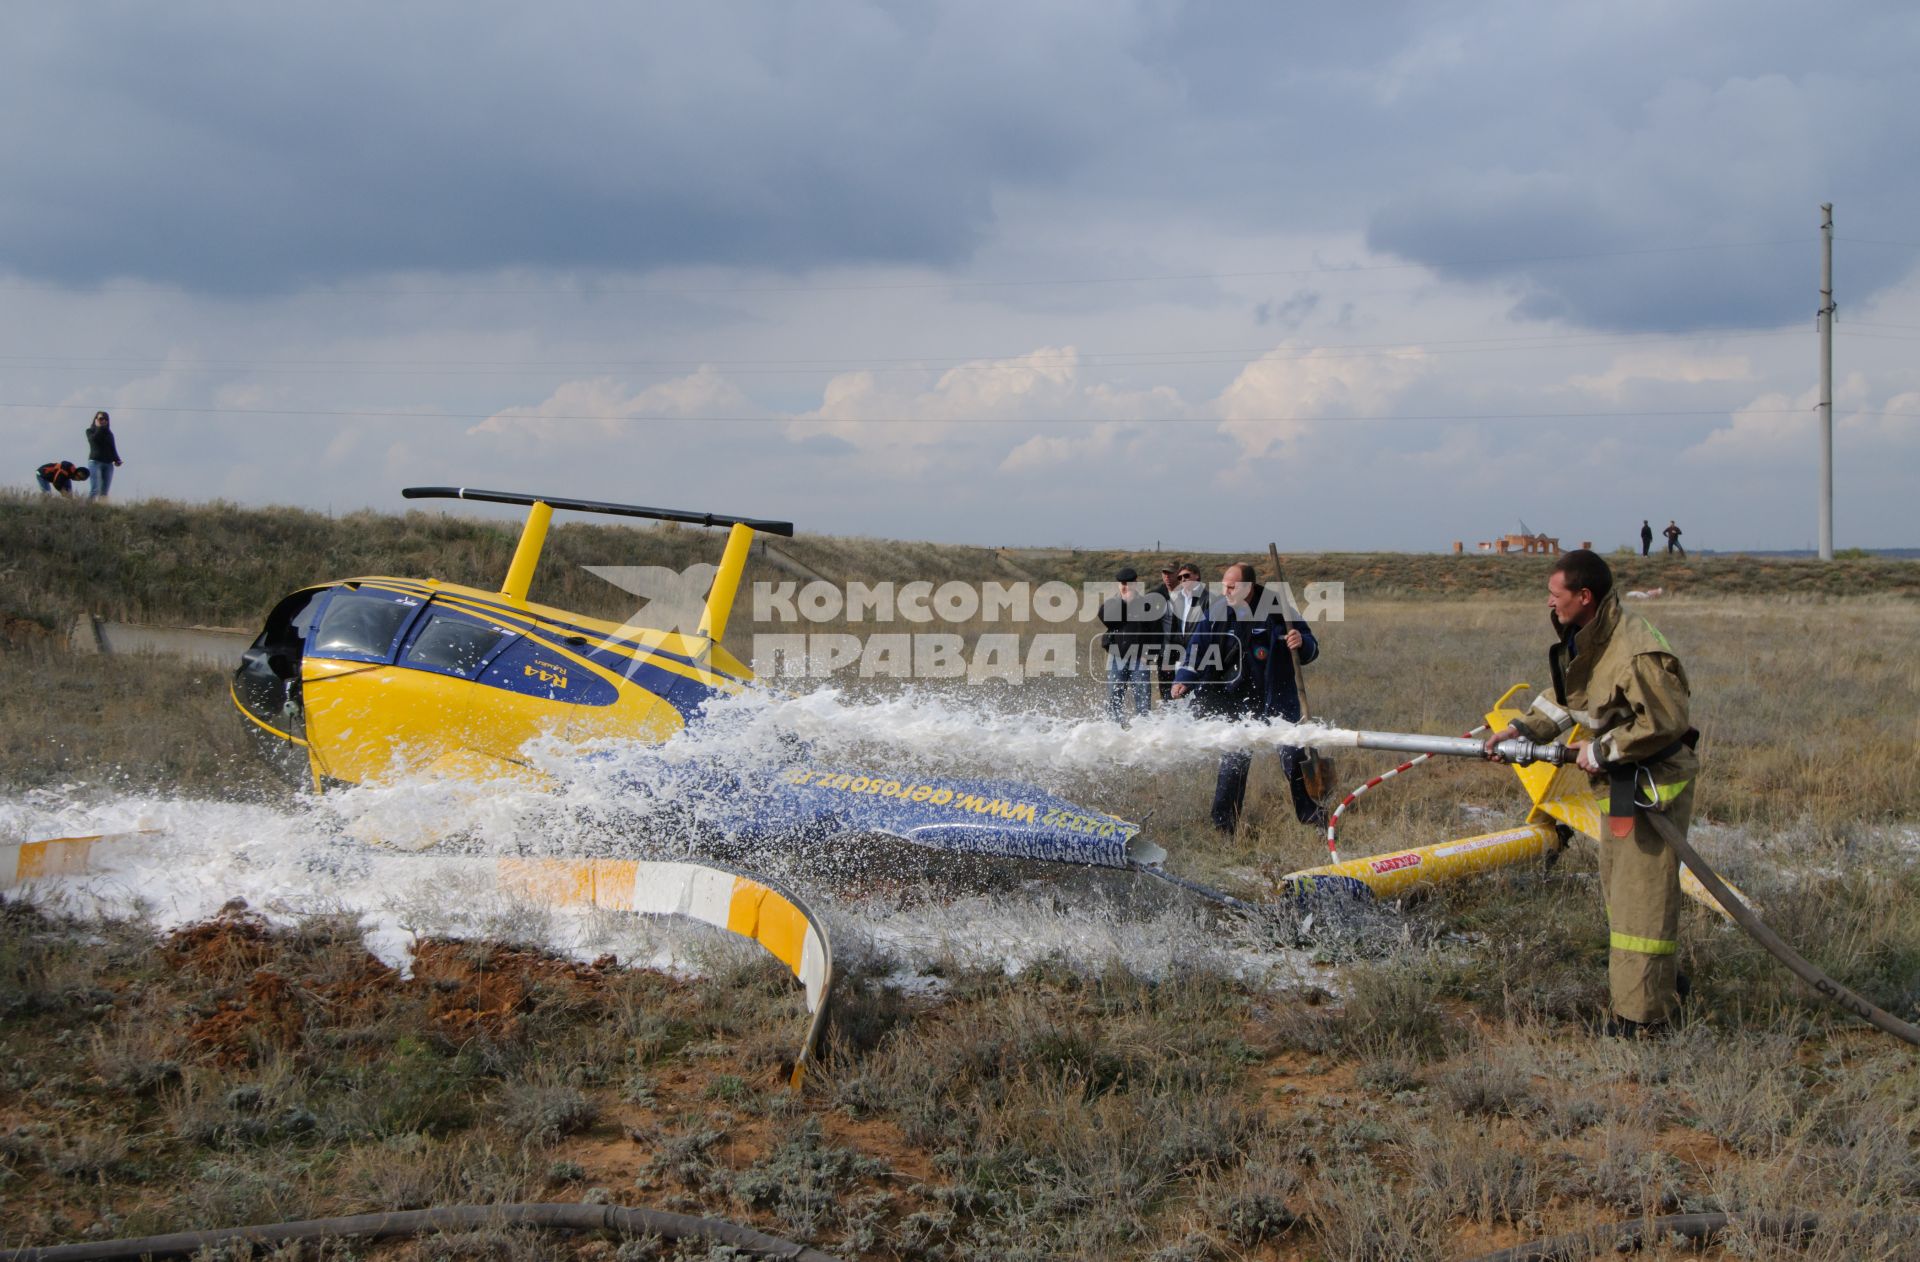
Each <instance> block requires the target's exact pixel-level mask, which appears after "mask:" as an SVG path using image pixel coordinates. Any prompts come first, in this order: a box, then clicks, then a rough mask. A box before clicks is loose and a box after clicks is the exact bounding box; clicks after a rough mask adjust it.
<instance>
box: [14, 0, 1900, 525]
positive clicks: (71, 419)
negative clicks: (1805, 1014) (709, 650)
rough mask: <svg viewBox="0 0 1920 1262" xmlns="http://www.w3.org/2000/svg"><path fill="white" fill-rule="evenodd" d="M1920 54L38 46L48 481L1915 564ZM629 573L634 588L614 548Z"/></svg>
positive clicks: (26, 285)
mask: <svg viewBox="0 0 1920 1262" xmlns="http://www.w3.org/2000/svg"><path fill="white" fill-rule="evenodd" d="M1917 67H1920V9H1917V8H1915V7H1914V6H1913V5H1911V4H1909V3H1898V2H1889V3H1882V4H1867V3H1861V4H1849V3H1844V2H1843V3H1836V4H1828V5H1819V6H1808V5H1804V4H1786V3H1773V2H1771V0H1761V2H1756V0H1728V2H1725V3H1686V2H1684V0H1681V2H1676V0H1659V2H1657V3H1656V2H1645V3H1639V2H1626V3H1610V4H1605V5H1549V4H1540V3H1537V0H1513V2H1509V3H1501V2H1497V0H1459V2H1452V3H1421V4H1413V3H1406V4H1399V3H1390V2H1388V0H1380V2H1377V3H1365V4H1354V5H1344V6H1341V5H1324V4H1312V5H1307V4H1296V3H1247V4H1233V3H1224V2H1220V0H1207V2H1196V3H1181V2H1180V0H1146V2H1141V3H1124V2H1122V0H1100V2H1099V3H1093V2H1091V0H1088V2H1079V0H1053V2H1051V3H1045V4H1037V5H1036V4H1033V3H1030V2H1029V3H1020V4H1013V3H1005V4H998V3H990V2H983V0H969V2H968V3H964V4H963V3H951V4H943V3H927V2H924V0H902V2H900V3H853V2H838V0H809V2H808V3H806V4H781V3H772V2H768V3H756V4H751V5H749V4H744V3H742V4H722V3H703V4H680V5H671V6H669V5H659V4H648V5H640V4H631V5H613V4H594V5H586V4H564V3H562V4H547V5H542V6H538V7H537V8H536V7H535V6H527V5H523V4H496V3H476V2H474V0H462V2H461V3H457V4H455V3H409V4H406V5H393V4H390V3H365V4H360V3H347V2H342V0H335V2H333V3H329V4H326V5H319V4H310V5H260V4H253V3H238V2H236V3H229V4H214V3H201V2H198V0H172V2H170V3H168V4H165V5H154V4H146V3H142V4H118V3H108V2H104V0H93V2H91V3H87V4H73V3H53V2H49V3H21V2H19V0H4V2H0V112H3V113H4V117H5V118H6V119H7V120H8V125H7V126H6V127H5V128H4V129H0V434H4V438H5V443H6V447H7V450H9V451H11V452H12V453H13V456H12V459H13V461H14V463H15V470H14V473H13V475H12V477H11V478H10V480H11V481H13V482H15V483H16V484H18V485H21V486H25V487H30V486H31V483H32V478H31V470H32V468H33V466H35V465H37V464H39V463H40V462H42V461H44V460H48V459H59V458H67V459H76V460H77V459H80V458H82V457H83V456H84V451H85V449H84V442H83V440H82V437H81V431H82V429H83V428H84V427H85V425H86V422H87V419H88V417H89V416H90V415H91V414H92V412H93V411H94V409H96V408H106V409H108V410H110V411H111V412H112V413H113V416H114V428H115V430H116V431H117V432H118V434H119V436H120V444H121V448H122V454H123V455H124V456H125V458H126V465H125V467H124V468H123V469H122V470H121V472H120V480H119V481H118V482H116V484H115V487H114V490H115V492H116V494H120V495H123V496H125V497H127V498H137V497H146V496H171V497H179V498H187V499H210V498H225V499H231V500H237V501H239V502H242V503H246V504H271V503H293V504H301V505H307V506H312V507H317V508H325V507H329V506H330V507H331V508H333V509H334V510H336V511H340V510H346V509H351V508H360V507H374V508H379V509H382V510H389V511H393V510H398V509H400V508H401V507H402V506H403V501H402V500H401V499H400V497H399V489H400V488H401V487H402V486H405V485H410V484H415V483H455V484H465V485H470V486H484V487H497V488H508V489H516V490H527V491H533V492H538V493H544V494H553V495H574V496H580V497H586V498H595V499H610V500H618V501H624V502H629V503H642V504H658V505H665V506H671V507H684V508H693V509H699V510H704V511H717V512H722V513H737V514H745V515H758V516H768V517H786V518H791V519H793V520H794V521H795V522H797V523H798V524H799V525H800V527H801V528H802V529H804V530H815V531H823V532H829V533H835V534H863V535H882V536H892V537H902V538H926V539H936V540H946V541H967V542H977V543H994V544H1033V545H1058V544H1066V543H1073V544H1082V545H1093V546H1115V547H1137V548H1146V547H1151V546H1152V545H1153V544H1154V543H1155V542H1156V541H1158V542H1161V543H1164V544H1165V545H1166V546H1169V547H1176V548H1179V547H1190V548H1218V549H1228V548H1244V547H1251V546H1253V545H1256V544H1264V542H1265V541H1266V540H1268V539H1270V538H1271V539H1277V540H1279V541H1280V542H1281V545H1282V547H1283V548H1288V549H1292V550H1297V551H1305V550H1312V549H1358V548H1406V549H1438V548H1444V547H1447V546H1448V545H1449V544H1450V543H1451V541H1452V540H1455V539H1463V540H1466V541H1467V543H1468V547H1469V548H1471V547H1472V545H1473V542H1474V541H1476V540H1478V539H1482V538H1489V537H1491V536H1493V535H1496V534H1499V533H1503V532H1505V531H1509V530H1516V529H1518V528H1519V523H1520V522H1521V521H1522V520H1524V521H1525V522H1526V523H1527V524H1528V525H1529V526H1531V527H1532V528H1533V529H1535V530H1542V531H1546V532H1548V533H1553V534H1558V535H1559V536H1560V537H1561V538H1562V539H1563V540H1565V541H1579V540H1582V539H1591V540H1593V541H1594V542H1595V543H1596V545H1598V546H1600V547H1602V548H1611V547H1614V546H1617V545H1620V544H1623V543H1625V542H1627V541H1628V540H1629V539H1630V538H1632V537H1633V536H1635V535H1636V534H1637V532H1638V528H1639V525H1640V521H1641V519H1642V518H1650V519H1652V520H1653V524H1654V526H1655V528H1656V529H1658V528H1660V527H1661V526H1664V525H1665V524H1666V521H1667V519H1668V518H1670V517H1672V518H1678V519H1679V521H1680V524H1681V526H1682V527H1683V528H1685V530H1686V532H1687V534H1686V539H1687V542H1689V543H1690V544H1693V545H1696V546H1700V547H1708V548H1721V549H1738V548H1799V547H1808V546H1811V545H1812V544H1813V542H1814V540H1815V538H1816V530H1817V521H1816V504H1817V486H1816V482H1815V473H1816V469H1817V460H1818V447H1817V422H1816V418H1815V413H1814V410H1813V407H1814V403H1815V400H1816V397H1817V386H1818V380H1819V378H1818V359H1817V345H1816V340H1815V335H1814V312H1815V309H1816V307H1817V294H1816V290H1817V288H1818V277H1819V270H1818V258H1819V255H1818V239H1819V234H1818V207H1819V204H1820V203H1821V202H1823V201H1830V202H1832V203H1834V205H1835V211H1834V215H1835V222H1836V236H1837V244H1836V246H1835V249H1834V271H1835V277H1836V297H1837V301H1838V303H1839V310H1840V319H1839V324H1838V334H1837V338H1836V351H1835V365H1836V367H1835V373H1836V392H1835V393H1836V406H1835V416H1836V422H1837V430H1838V438H1837V448H1838V455H1837V460H1836V502H1837V506H1838V507H1837V511H1836V529H1835V535H1836V543H1837V544H1838V545H1839V546H1841V547H1846V546H1854V545H1860V546H1911V545H1920V508H1916V504H1915V495H1914V487H1915V486H1916V485H1920V362H1917V361H1920V277H1916V264H1920V215H1916V211H1917V210H1920V188H1917V187H1916V185H1917V184H1920V162H1916V160H1915V155H1916V154H1920V69H1917ZM610 560H614V559H612V558H610Z"/></svg>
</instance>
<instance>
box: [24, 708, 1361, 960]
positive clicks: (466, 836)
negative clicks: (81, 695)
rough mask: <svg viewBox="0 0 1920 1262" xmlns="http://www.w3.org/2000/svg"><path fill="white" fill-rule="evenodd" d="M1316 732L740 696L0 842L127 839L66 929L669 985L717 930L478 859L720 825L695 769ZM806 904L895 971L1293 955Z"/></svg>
mask: <svg viewBox="0 0 1920 1262" xmlns="http://www.w3.org/2000/svg"><path fill="white" fill-rule="evenodd" d="M1329 730H1330V729H1320V728H1312V727H1309V728H1304V729H1303V728H1296V727H1294V726H1293V725H1290V724H1276V725H1273V726H1267V725H1263V724H1255V723H1226V722H1221V721H1202V720H1195V719H1193V718H1191V717H1190V716H1188V715H1186V714H1184V713H1171V714H1169V713H1166V712H1159V713H1156V714H1155V715H1153V716H1152V717H1150V718H1148V719H1146V720H1144V721H1136V722H1135V723H1134V725H1133V726H1132V727H1131V728H1126V729H1123V728H1121V727H1119V726H1118V725H1116V724H1112V723H1108V722H1103V721H1097V720H1086V719H1079V718H1057V717H1052V716H1048V715H1043V714H1033V713H1020V712H1013V711H1007V710H1000V709H988V708H982V707H979V706H977V705H969V704H967V703H965V702H963V701H961V700H959V699H954V698H940V697H932V696H914V695H908V696H903V697H899V698H892V699H886V700H879V701H855V700H851V699H849V698H846V697H845V696H843V695H841V694H839V693H837V692H834V691H831V690H823V691H820V692H817V693H814V694H811V695H808V696H803V697H798V698H793V699H787V700H781V699H774V698H770V697H768V696H766V695H764V694H754V695H748V696H744V697H740V698H735V699H729V700H726V701H723V702H721V703H718V704H716V705H715V706H714V707H713V708H712V710H711V712H710V714H709V715H708V716H707V718H706V719H705V720H703V721H702V722H701V723H700V724H698V725H697V726H696V727H695V728H694V729H692V730H690V731H688V732H686V733H683V734H682V735H680V736H678V737H676V738H674V739H673V740H670V741H667V742H664V743H661V744H646V743H641V742H631V741H601V742H596V743H594V744H593V745H592V746H591V747H589V749H588V750H587V753H588V755H589V756H587V757H585V758H583V757H582V756H581V754H582V751H581V750H580V749H579V748H576V747H572V746H567V745H563V744H561V743H559V742H555V741H536V742H534V743H533V744H531V745H530V746H529V748H528V749H527V751H525V752H526V754H527V756H528V758H529V760H530V761H531V762H533V763H534V764H535V765H536V766H537V767H539V768H540V769H541V770H542V771H544V772H545V773H547V775H548V776H549V777H551V779H552V781H553V783H554V785H555V786H557V787H555V788H551V789H537V788H531V787H527V786H524V785H519V784H513V783H506V782H502V783H496V784H484V785H475V784H471V783H465V782H452V781H425V780H417V779H407V778H404V777H400V778H396V779H395V780H394V781H393V782H392V783H389V784H384V785H364V786H359V787H356V788H352V789H348V790H343V791H335V792H329V793H328V794H326V795H324V796H320V797H312V798H303V799H301V800H300V801H298V802H296V803H294V804H292V805H286V806H280V805H275V806H269V805H263V804H248V803H243V802H233V801H201V800H192V799H186V798H170V797H166V796H162V795H143V794H127V795H122V796H108V795H105V794H103V793H102V791H101V790H99V789H97V788H92V787H89V786H86V785H71V786H67V787H65V788H61V789H55V790H38V791H34V792H30V793H24V794H19V795H15V796H11V797H0V841H5V842H19V841H32V840H42V839H46V838H50V837H71V836H81V835H91V834H116V835H118V834H137V835H130V836H126V837H124V838H123V839H121V840H117V841H113V842H110V843H107V844H104V845H101V846H98V847H96V849H95V852H94V855H93V857H92V861H91V865H90V870H89V871H88V872H86V873H82V874H76V875H71V876H63V877H57V878H43V879H40V880H37V881H35V882H33V883H32V884H31V885H30V886H29V887H27V889H26V895H27V896H28V897H31V898H33V899H34V900H35V901H37V902H39V903H42V904H44V905H46V906H48V907H49V908H52V909H57V910H61V911H66V912H69V913H72V914H77V915H83V916H84V915H101V916H140V917H144V918H146V919H147V920H148V921H149V922H150V923H152V925H153V926H154V927H155V928H156V929H157V930H160V931H166V930H170V929H174V928H177V927H179V926H182V925H186V924H191V923H194V922H196V921H200V920H204V919H206V918H209V917H211V916H215V915H217V914H219V912H220V911H221V910H222V908H224V907H226V906H228V905H229V904H230V903H231V902H232V901H233V900H235V899H242V900H244V901H245V902H246V904H247V905H248V907H249V908H251V909H252V910H254V911H256V912H259V913H261V914H264V915H266V916H268V917H269V918H271V919H276V920H280V921H287V922H290V921H293V920H295V919H298V918H299V917H302V916H307V915H316V914H337V915H344V916H350V917H352V918H353V919H355V920H356V921H357V923H358V924H359V925H360V926H361V928H362V930H363V932H364V933H365V935H366V939H367V942H368V945H369V947H370V949H372V950H373V951H374V952H375V953H376V954H377V955H379V956H380V957H381V958H382V959H384V960H386V961H387V962H389V963H392V964H395V965H397V966H400V967H405V966H406V964H407V962H408V961H409V959H410V956H411V952H412V948H413V944H414V943H415V942H416V941H418V940H419V939H420V938H423V937H428V936H433V937H491V938H499V939H505V940H509V941H519V942H529V943H539V944H541V945H544V946H546V947H549V948H551V949H554V950H557V951H561V952H566V953H569V954H572V955H574V956H577V957H581V958H593V957H595V956H599V955H602V954H605V953H608V952H611V953H613V954H616V955H617V956H619V958H620V959H621V960H622V961H623V962H626V963H631V964H637V965H645V966H653V967H662V968H670V969H680V970H686V969H689V968H693V967H696V966H697V963H698V961H697V958H695V957H697V956H699V955H700V953H701V952H702V951H704V950H710V949H711V946H712V943H713V939H714V936H715V935H714V931H712V930H709V929H707V928H705V927H704V926H700V925H697V924H692V923H690V922H675V921H662V920H658V919H648V918H644V917H638V916H633V915H626V914H620V913H608V912H596V911H584V912H583V911H574V910H562V909H555V908H551V907H543V906H540V905H537V904H534V903H531V902H528V901H526V900H525V899H523V898H520V897H517V896H515V895H511V894H507V893H503V892H501V891H500V890H499V889H498V888H497V887H496V884H495V876H494V874H495V869H496V861H497V859H499V858H500V857H503V856H525V855H582V854H594V855H620V854H632V853H633V851H632V849H631V848H630V847H629V846H627V845H626V844H624V843H625V842H626V841H628V840H629V839H630V838H631V835H632V830H633V828H634V827H635V825H636V821H638V822H645V820H646V818H647V817H648V816H649V815H652V816H654V817H656V818H657V819H658V820H659V821H661V822H662V823H663V824H664V825H667V826H669V828H670V826H671V825H672V823H673V821H675V820H676V819H678V820H685V819H686V818H688V817H689V816H691V817H693V818H694V819H696V820H697V819H698V818H699V817H701V816H703V815H704V814H706V813H707V812H709V811H713V812H726V811H728V810H729V809H731V807H732V804H731V803H730V802H729V801H728V800H727V794H726V792H725V790H724V789H716V788H715V787H714V784H713V780H712V778H711V777H710V776H708V775H706V774H704V773H703V774H698V775H692V776H688V775H685V774H683V773H684V770H685V768H687V767H689V766H692V765H698V766H700V767H702V768H704V769H706V770H711V768H713V767H714V766H715V765H719V766H722V767H725V768H726V769H728V770H730V771H734V772H737V773H739V774H741V775H744V776H749V777H751V776H755V775H764V774H769V773H771V772H774V771H777V770H778V769H779V768H781V767H786V766H792V765H795V764H796V763H799V762H802V761H810V762H813V763H816V764H817V763H818V762H820V761H823V760H828V759H849V760H850V759H855V758H860V757H865V756H869V755H871V756H874V757H884V758H886V759H888V760H890V761H891V762H892V763H894V764H896V765H897V764H902V763H912V764H916V765H920V766H923V767H927V768H930V769H931V768H939V769H941V770H945V771H949V772H951V773H953V774H960V775H983V774H984V775H1000V774H1007V775H1016V776H1021V777H1024V778H1045V777H1046V776H1047V775H1048V773H1053V772H1062V771H1074V772H1090V771H1099V770H1102V769H1109V770H1115V771H1127V772H1134V771H1137V770H1139V769H1141V768H1154V767H1159V768H1171V767H1176V766H1181V765H1187V764H1198V763H1205V762H1209V761H1211V760H1212V759H1214V758H1215V757H1217V756H1218V754H1219V753H1221V752H1223V751H1226V750H1230V749H1237V750H1250V751H1253V750H1261V749H1268V748H1275V747H1277V746H1278V745H1279V744H1281V743H1304V742H1305V741H1306V740H1310V739H1312V737H1313V736H1314V735H1315V734H1316V733H1323V732H1327V731H1329ZM636 786H641V787H642V789H643V791H636ZM1083 805H1086V806H1090V807H1096V808H1097V807H1099V806H1100V803H1099V802H1098V801H1087V802H1084V803H1083ZM936 862H937V860H936ZM809 898H810V901H812V902H813V903H814V904H815V906H816V910H820V911H822V913H823V914H826V915H827V917H828V919H829V921H830V923H831V924H832V925H833V927H834V930H835V932H836V935H837V936H841V937H844V938H845V939H846V940H847V944H848V947H849V949H850V950H854V951H868V952H874V953H878V954H879V955H880V956H883V957H885V958H886V959H887V960H888V961H891V962H892V963H893V964H894V965H895V966H897V968H898V969H900V970H904V971H905V972H906V973H909V974H919V973H925V972H927V971H929V970H938V969H940V968H943V967H947V966H950V965H963V966H967V967H1003V968H1007V969H1010V970H1018V969H1021V968H1024V967H1026V966H1028V965H1030V964H1032V963H1034V962H1035V961H1038V960H1042V959H1050V958H1052V959H1061V960H1065V961H1068V962H1072V963H1075V964H1077V965H1078V966H1082V967H1094V968H1098V967H1105V966H1108V965H1113V964H1119V965H1122V966H1124V967H1127V968H1129V969H1131V970H1133V971H1134V972H1136V973H1137V974H1140V975H1142V976H1147V977H1160V976H1165V975H1167V974H1168V973H1170V972H1171V971H1172V970H1173V969H1174V968H1175V967H1176V966H1178V965H1180V964H1182V963H1185V964H1188V965H1192V964H1196V963H1199V962H1201V961H1207V962H1208V963H1209V965H1210V966H1211V967H1217V968H1224V969H1226V970H1228V971H1231V972H1234V973H1237V974H1239V975H1242V976H1247V977H1249V978H1250V979H1252V978H1257V977H1262V976H1265V975H1267V974H1268V973H1270V972H1271V971H1273V970H1275V969H1278V970H1280V971H1281V972H1282V973H1284V974H1285V975H1287V976H1288V977H1292V976H1295V975H1297V973H1298V970H1299V965H1298V959H1299V957H1298V956H1297V955H1295V954H1294V953H1292V952H1276V951H1269V950H1267V949H1266V948H1264V947H1262V946H1260V945H1258V944H1238V945H1236V944H1234V943H1231V942H1228V941H1225V940H1223V939H1222V937H1221V934H1220V933H1219V932H1218V928H1219V927H1218V925H1217V924H1213V925H1210V924H1209V923H1208V917H1207V916H1206V915H1204V914H1203V913H1201V912H1199V911H1197V910H1196V909H1194V908H1189V907H1185V906H1182V905H1179V904H1178V903H1176V904H1175V905H1173V906H1172V907H1171V908H1169V909H1164V910H1161V911H1155V912H1149V913H1145V914H1144V918H1142V915H1141V914H1139V913H1135V914H1133V915H1128V914H1122V913H1119V912H1117V911H1115V910H1114V909H1112V908H1110V907H1106V906H1102V905H1099V900H1097V899H1095V900H1092V901H1088V900H1086V899H1084V898H1082V897H1081V896H1080V895H1074V896H1072V897H1071V898H1068V899H1062V898H1061V897H1059V896H1058V895H1048V894H1037V895H1036V894H1034V893H1032V892H1023V891H1015V892H1012V893H1009V894H1007V895H1005V896H986V897H979V898H972V899H967V900H963V901H961V902H956V903H949V904H945V905H941V904H938V903H931V902H928V901H925V900H919V901H915V902H910V903H907V904H905V905H892V906H886V905H882V904H881V903H878V902H870V901H862V902H858V903H850V904H845V905H838V906H830V907H821V906H820V904H821V902H822V899H821V898H820V897H819V896H818V895H813V894H810V895H809Z"/></svg>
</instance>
